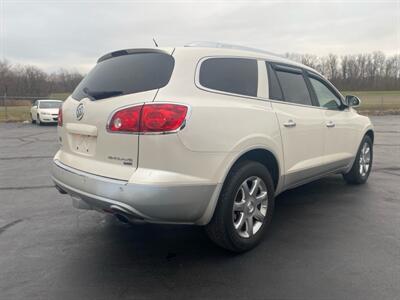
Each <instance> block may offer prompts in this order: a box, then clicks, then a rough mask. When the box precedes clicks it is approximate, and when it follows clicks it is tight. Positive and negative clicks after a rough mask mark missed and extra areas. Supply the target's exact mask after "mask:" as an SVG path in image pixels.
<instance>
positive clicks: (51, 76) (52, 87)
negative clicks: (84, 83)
mask: <svg viewBox="0 0 400 300" xmlns="http://www.w3.org/2000/svg"><path fill="white" fill-rule="evenodd" d="M82 78H83V75H82V74H80V73H78V72H72V71H69V70H66V69H60V70H58V71H57V72H52V73H47V72H45V71H43V70H42V69H40V68H38V67H36V66H32V65H20V64H18V65H13V64H11V63H10V62H8V61H6V60H3V61H1V60H0V97H2V96H4V95H5V94H6V95H7V96H9V97H15V96H17V97H46V96H49V95H50V94H52V93H71V92H72V91H73V90H74V89H75V87H76V86H77V85H78V83H79V82H80V81H81V80H82Z"/></svg>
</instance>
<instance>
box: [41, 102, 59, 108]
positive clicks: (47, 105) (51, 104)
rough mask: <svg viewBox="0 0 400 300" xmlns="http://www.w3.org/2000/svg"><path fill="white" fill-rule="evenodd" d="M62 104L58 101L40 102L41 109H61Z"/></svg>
mask: <svg viewBox="0 0 400 300" xmlns="http://www.w3.org/2000/svg"><path fill="white" fill-rule="evenodd" d="M61 103H62V102H58V101H40V102H39V108H60V106H61Z"/></svg>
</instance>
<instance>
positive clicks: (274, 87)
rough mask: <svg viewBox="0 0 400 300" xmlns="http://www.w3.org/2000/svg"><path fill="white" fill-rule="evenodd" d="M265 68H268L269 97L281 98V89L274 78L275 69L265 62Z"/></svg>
mask: <svg viewBox="0 0 400 300" xmlns="http://www.w3.org/2000/svg"><path fill="white" fill-rule="evenodd" d="M267 70H268V90H269V99H272V100H282V99H283V96H282V90H281V87H280V86H279V82H278V79H277V78H276V74H275V71H274V69H272V68H271V66H270V65H268V64H267Z"/></svg>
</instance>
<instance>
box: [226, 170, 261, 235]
mask: <svg viewBox="0 0 400 300" xmlns="http://www.w3.org/2000/svg"><path fill="white" fill-rule="evenodd" d="M267 208H268V192H267V188H266V185H265V182H264V181H263V180H262V179H261V178H260V177H257V176H252V177H249V178H247V179H246V180H244V181H243V183H242V184H241V185H240V187H239V189H238V191H237V192H236V195H235V199H234V202H233V211H232V219H233V225H234V228H235V230H236V232H237V233H238V234H239V235H240V236H241V237H243V238H250V237H252V236H253V235H254V234H256V233H257V232H258V231H259V230H260V228H261V226H262V224H263V221H264V219H265V216H266V215H267Z"/></svg>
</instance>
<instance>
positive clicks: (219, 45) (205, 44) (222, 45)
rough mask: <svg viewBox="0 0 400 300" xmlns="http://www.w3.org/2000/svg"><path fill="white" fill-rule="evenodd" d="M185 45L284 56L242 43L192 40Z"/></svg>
mask: <svg viewBox="0 0 400 300" xmlns="http://www.w3.org/2000/svg"><path fill="white" fill-rule="evenodd" d="M184 47H205V48H224V49H235V50H243V51H250V52H259V53H265V54H269V55H274V56H279V57H283V56H282V55H279V54H275V53H272V52H268V51H265V50H261V49H256V48H251V47H246V46H240V45H232V44H225V43H219V42H191V43H189V44H186V45H184Z"/></svg>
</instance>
